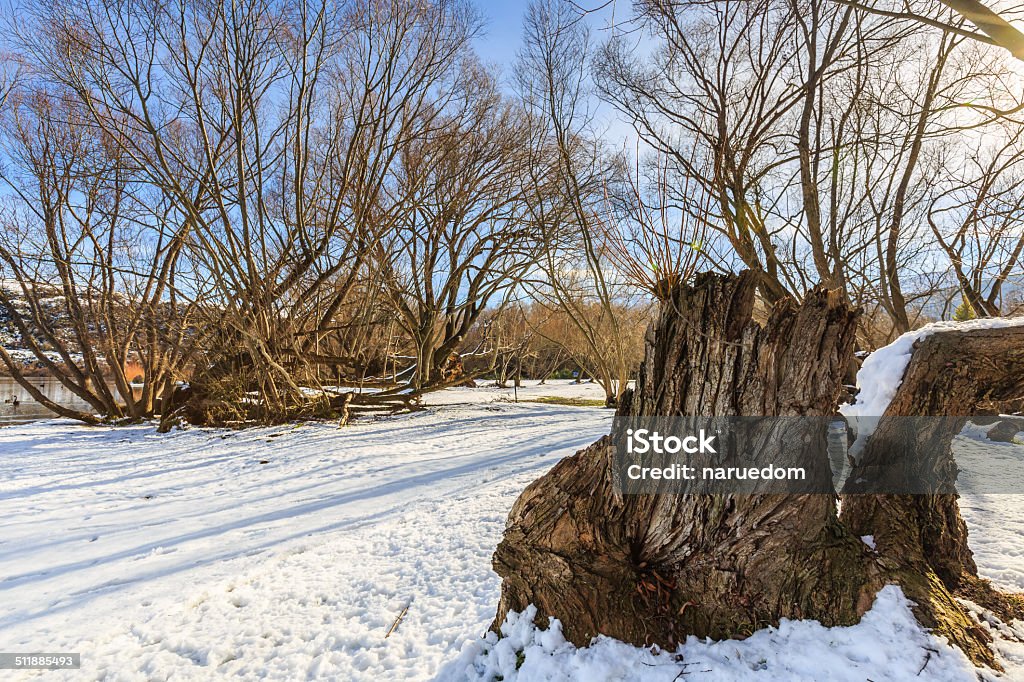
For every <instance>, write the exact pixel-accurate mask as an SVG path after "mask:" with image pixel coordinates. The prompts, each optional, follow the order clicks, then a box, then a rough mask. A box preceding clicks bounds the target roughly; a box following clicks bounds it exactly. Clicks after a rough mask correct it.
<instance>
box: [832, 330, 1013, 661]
mask: <svg viewBox="0 0 1024 682" xmlns="http://www.w3.org/2000/svg"><path fill="white" fill-rule="evenodd" d="M1022 395H1024V327H1010V328H1004V329H989V330H974V331H966V332H957V331H947V332H940V333H937V334H932V335H930V336H928V337H926V338H925V339H923V340H922V341H920V342H918V344H917V345H916V346H915V349H914V353H913V356H912V357H911V360H910V363H909V364H908V366H907V369H906V370H905V371H904V374H903V382H902V383H901V384H900V387H899V389H898V390H897V391H896V395H895V396H894V397H893V400H892V402H891V403H890V404H889V407H888V408H887V409H886V411H885V415H883V417H884V418H883V419H882V420H881V422H880V423H879V425H878V428H877V429H876V431H875V433H874V434H873V435H872V437H871V439H870V440H869V441H868V443H867V446H866V448H865V451H864V453H863V455H862V457H861V458H860V460H859V462H858V464H857V466H856V467H855V468H854V470H853V474H852V475H851V476H850V478H849V480H850V481H851V483H849V484H848V485H847V486H846V488H845V489H844V496H843V514H842V520H843V523H845V524H846V525H848V526H849V527H850V529H851V530H852V531H853V532H854V533H855V534H858V535H873V536H874V538H875V544H876V547H877V549H878V551H879V553H880V554H881V555H882V556H884V557H889V562H890V563H889V565H890V568H891V569H893V571H894V574H895V579H896V580H897V581H898V582H900V583H901V584H903V586H904V591H905V592H906V593H907V596H908V597H910V599H911V600H913V601H915V602H916V603H917V606H916V608H915V611H916V612H917V616H918V619H919V620H921V622H922V623H923V624H924V625H926V626H928V627H931V628H934V629H936V630H937V631H938V632H939V633H940V634H943V635H945V636H947V637H948V638H949V639H951V640H952V641H953V642H955V643H956V644H957V645H959V646H960V647H961V648H962V649H963V650H964V651H965V652H966V653H968V655H970V656H971V658H972V659H974V660H975V661H976V662H983V663H986V664H988V665H995V661H994V660H993V658H992V655H991V651H990V650H989V648H988V646H987V644H988V642H989V637H988V635H987V634H986V632H985V631H984V630H983V629H981V628H978V627H977V626H976V624H975V623H974V621H973V620H972V619H971V618H970V617H969V616H968V615H967V614H966V613H965V612H964V611H963V609H962V608H961V607H960V605H959V604H958V603H957V602H956V600H955V599H954V597H955V596H961V595H962V596H965V597H967V598H970V599H972V600H973V601H976V602H979V603H981V604H982V605H983V606H986V607H988V608H990V609H992V610H994V611H996V612H997V614H999V615H1000V616H1001V617H1004V618H1009V617H1016V618H1020V617H1022V616H1024V610H1022V609H1021V608H1020V600H1019V598H1015V597H1013V596H1007V595H1002V594H1000V593H999V592H997V591H995V590H993V589H992V588H991V587H990V586H989V585H988V584H987V582H985V581H981V580H979V578H978V570H977V566H976V565H975V563H974V558H973V555H972V554H971V550H970V548H969V547H968V543H967V525H966V524H965V523H964V521H963V518H962V517H961V516H960V509H959V506H958V504H957V499H958V495H957V494H956V493H955V491H954V490H953V484H955V482H956V476H957V465H956V462H955V461H954V459H953V453H952V440H953V437H954V436H955V435H956V434H957V433H959V432H960V431H961V429H963V427H964V425H965V423H966V422H967V419H968V417H970V416H972V415H975V414H992V413H996V414H998V413H999V412H1000V411H1001V410H1003V409H1009V406H1011V405H1014V404H1016V401H1018V400H1019V399H1020V397H1021V396H1022ZM922 416H934V418H933V419H930V420H927V422H926V423H925V422H924V420H919V421H920V422H921V429H920V431H921V433H920V434H919V435H918V437H917V438H916V439H915V440H914V441H912V442H911V441H908V440H907V439H906V438H904V437H901V436H900V435H895V433H896V432H897V431H898V430H899V429H901V428H902V427H901V426H900V423H901V422H900V417H922ZM893 442H896V443H899V447H896V448H893V447H892V446H891V444H892V443H893ZM881 472H885V473H881ZM886 475H894V476H898V477H902V478H905V479H910V480H928V481H938V482H939V483H940V484H941V485H939V486H937V489H936V490H935V491H934V493H935V494H930V495H921V494H917V495H864V494H858V493H859V492H860V491H861V490H862V489H863V488H864V486H865V485H868V486H870V485H873V484H874V483H875V479H877V477H878V476H886ZM857 481H860V482H861V483H860V484H859V485H858V484H857V483H856V482H857ZM865 482H866V483H865ZM895 485H899V483H898V482H897V483H896V484H895Z"/></svg>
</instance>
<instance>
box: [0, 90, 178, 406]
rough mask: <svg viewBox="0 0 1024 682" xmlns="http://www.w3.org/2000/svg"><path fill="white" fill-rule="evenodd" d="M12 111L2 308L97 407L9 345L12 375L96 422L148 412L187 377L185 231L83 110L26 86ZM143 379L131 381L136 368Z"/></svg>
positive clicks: (0, 246)
mask: <svg viewBox="0 0 1024 682" xmlns="http://www.w3.org/2000/svg"><path fill="white" fill-rule="evenodd" d="M14 100H15V104H14V106H13V107H12V110H11V112H10V113H9V114H8V115H7V116H6V117H5V121H4V123H5V125H4V130H5V131H6V134H5V135H4V138H3V143H4V152H5V155H6V157H7V158H8V159H9V160H10V161H11V163H10V164H9V166H8V168H7V169H6V170H5V171H3V172H2V173H0V179H2V181H3V182H4V183H5V184H6V185H7V187H8V188H10V189H11V190H12V196H11V197H10V198H9V199H10V200H9V201H8V202H7V204H6V206H5V207H4V210H3V212H2V214H0V221H2V223H3V236H2V237H0V273H2V274H3V275H4V285H3V286H0V305H2V306H3V308H4V309H5V311H6V313H7V316H8V317H9V318H10V320H11V321H12V323H13V325H14V327H15V328H16V330H17V331H18V333H19V336H20V342H21V344H22V345H23V346H25V347H26V348H28V349H29V350H30V351H31V352H32V353H33V355H34V356H35V358H36V359H37V361H38V362H39V363H41V364H42V365H43V366H44V367H46V368H47V369H48V370H49V371H50V373H51V374H52V375H53V376H54V377H55V378H56V379H57V380H58V381H60V383H61V384H62V385H63V386H64V387H65V388H67V389H68V390H69V391H71V392H72V393H74V394H75V395H77V396H78V397H79V398H81V399H82V400H84V401H85V402H87V403H88V404H89V405H90V406H91V407H92V408H93V410H94V413H87V412H83V411H80V410H76V409H72V408H68V407H65V406H62V405H59V404H57V403H55V402H53V401H52V400H50V399H48V398H47V397H46V396H45V395H43V394H42V393H41V391H39V389H38V387H37V386H36V385H35V384H33V383H32V382H31V381H29V380H28V379H27V377H26V376H25V371H24V367H23V365H22V363H20V362H19V361H17V360H16V359H15V358H13V357H12V356H11V354H10V353H9V352H8V351H7V350H6V349H4V348H2V347H0V360H2V361H3V363H4V365H5V366H6V368H7V370H8V372H10V374H11V375H12V376H13V377H14V378H15V379H16V380H17V381H18V382H19V383H20V384H21V385H22V386H23V387H24V388H25V389H26V390H27V391H28V392H29V393H30V394H31V395H32V396H33V398H35V399H36V400H37V401H38V402H40V403H42V404H43V405H46V406H47V407H48V408H49V409H51V410H53V411H54V412H57V413H58V414H62V415H64V416H70V417H75V418H78V419H81V420H83V421H87V422H96V421H98V420H99V419H100V418H102V417H106V418H120V417H132V418H140V417H143V416H149V415H152V414H153V413H154V411H155V410H156V409H157V408H158V407H159V404H160V403H159V401H166V400H167V399H168V398H169V397H170V394H171V392H172V390H173V388H174V382H175V381H176V380H178V379H180V378H182V376H183V372H184V369H185V367H184V366H185V364H186V362H187V360H188V358H189V348H190V347H191V343H192V342H193V340H194V333H193V329H192V328H191V325H192V324H193V319H192V316H193V314H194V310H193V308H192V307H191V306H189V305H188V304H187V303H183V302H182V301H181V300H180V299H179V298H178V297H176V296H175V294H174V291H173V283H172V279H173V275H172V273H173V272H174V271H175V269H176V267H177V262H178V260H179V259H180V257H181V253H182V248H183V231H184V228H183V227H182V226H181V225H180V224H178V223H176V222H174V221H173V220H168V216H167V215H166V214H165V213H164V212H163V211H162V210H161V206H160V203H159V197H158V196H154V195H153V193H151V192H148V191H147V188H146V186H145V184H144V183H140V182H139V181H138V169H137V168H135V167H134V166H133V165H132V164H131V163H130V162H128V160H127V159H126V158H125V157H124V155H123V154H121V153H120V150H119V148H118V145H116V144H114V143H113V142H112V141H111V140H109V139H107V138H106V137H105V136H104V135H103V134H102V133H99V134H97V132H96V131H95V129H93V128H92V127H91V126H88V125H86V124H85V117H84V116H83V115H82V114H83V112H82V111H81V110H80V108H78V107H77V106H75V105H74V104H70V105H69V104H68V103H67V102H66V100H62V99H60V98H56V97H52V96H50V95H49V94H48V93H46V92H44V91H39V90H28V89H24V90H19V91H18V92H17V94H16V96H15V98H14ZM132 366H137V367H140V368H141V371H142V375H143V378H144V382H143V383H142V385H135V384H133V381H132V380H133V379H134V378H135V377H134V376H132V375H131V374H129V372H130V369H129V368H130V367H132Z"/></svg>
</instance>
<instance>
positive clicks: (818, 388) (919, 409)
mask: <svg viewBox="0 0 1024 682" xmlns="http://www.w3.org/2000/svg"><path fill="white" fill-rule="evenodd" d="M756 285H757V278H756V275H755V274H752V273H743V274H740V275H736V276H719V275H711V274H708V275H703V276H699V277H698V278H697V279H696V281H695V282H694V284H693V286H677V287H675V288H674V289H673V291H672V293H671V295H670V296H668V297H667V298H666V299H665V300H664V301H662V303H661V307H660V311H659V314H658V317H657V319H656V320H655V321H654V322H653V323H652V325H651V327H650V328H649V329H648V332H647V336H646V339H645V344H646V348H645V357H644V362H643V364H642V366H641V371H640V375H639V378H638V381H637V385H636V388H635V389H634V391H632V392H627V394H626V396H625V397H624V399H623V401H622V404H621V405H620V407H619V410H618V414H619V415H620V416H652V415H663V416H674V415H683V416H698V417H701V416H708V417H711V416H729V415H757V416H787V415H810V416H814V415H822V416H825V415H834V414H836V408H837V403H838V397H839V396H840V394H841V392H842V390H843V385H842V384H843V381H842V380H843V378H844V373H845V371H846V370H847V368H848V366H849V362H850V358H851V356H852V353H853V344H854V331H855V324H856V313H855V312H854V311H851V310H850V309H849V308H848V307H847V305H846V304H845V303H844V302H843V301H842V300H841V299H840V297H839V296H837V295H834V294H833V293H830V292H828V291H825V290H822V289H819V290H816V291H814V292H812V293H811V294H810V295H808V296H807V297H806V299H805V300H804V301H803V302H802V303H800V304H796V303H794V302H793V301H790V300H782V301H779V302H778V303H777V304H776V305H775V306H774V308H773V309H772V311H771V313H770V315H769V316H768V319H767V320H766V321H765V322H764V323H763V324H759V323H758V322H756V321H754V319H753V318H752V311H753V307H754V292H755V289H756ZM969 337H970V339H974V340H973V341H970V342H968V341H967V337H960V336H958V337H957V338H956V339H955V340H954V338H953V337H951V336H946V334H942V335H937V336H936V337H929V340H926V341H925V342H923V343H922V344H921V348H919V349H918V351H917V352H915V354H914V358H913V360H912V362H911V364H910V367H908V369H907V373H906V376H905V379H904V383H903V386H902V387H901V389H900V390H899V391H898V393H897V395H896V398H895V399H894V400H893V403H892V406H891V407H890V409H891V410H892V412H893V414H904V413H905V414H912V415H929V414H939V415H952V418H951V419H947V420H942V421H941V424H942V426H941V428H937V430H936V432H935V433H934V434H931V436H932V437H934V438H935V439H937V440H936V442H939V443H943V444H945V445H944V446H943V447H944V448H945V449H943V447H940V448H938V449H937V450H936V452H935V453H933V455H932V456H931V458H930V459H929V458H927V457H926V458H924V459H923V460H922V462H921V463H920V466H928V467H939V468H940V469H941V467H943V466H946V465H948V463H949V462H948V461H947V459H946V458H947V457H949V450H948V444H949V441H950V440H951V439H952V437H953V435H955V433H956V432H958V431H959V429H960V428H961V427H962V425H963V420H962V419H961V417H963V415H967V414H970V413H971V410H973V409H976V408H985V409H991V407H992V406H991V404H989V403H991V402H992V401H993V400H999V399H1001V398H1002V397H1006V398H1013V397H1018V398H1019V396H1020V395H1021V388H1022V383H1021V382H1022V381H1024V329H1021V330H1020V331H1019V332H1018V331H1011V330H999V331H998V332H995V333H992V334H988V333H982V332H970V334H969ZM932 339H934V340H932ZM980 365H987V367H988V369H987V370H984V371H982V370H979V367H978V366H980ZM1007 375H1013V377H1015V378H1009V377H1008V376H1007ZM1015 391H1016V393H1015ZM880 428H884V424H883V425H882V426H880ZM943 429H945V430H943ZM869 447H870V442H869ZM867 455H868V460H867V461H870V458H871V457H875V458H883V457H885V453H884V452H883V451H882V450H880V449H879V450H878V451H877V452H871V451H869V452H868V453H867ZM890 455H891V453H890ZM614 456H615V448H614V444H613V438H612V436H606V437H603V438H602V439H600V440H599V441H597V442H596V443H594V444H593V445H591V446H590V447H588V448H586V449H584V450H582V451H581V452H579V453H577V454H576V455H574V456H572V457H569V458H567V459H564V460H562V461H561V462H559V463H558V464H557V465H556V466H555V467H554V468H553V469H552V470H551V471H550V472H548V473H547V474H546V475H545V476H543V477H542V478H540V479H538V480H537V481H535V482H534V483H532V484H531V485H530V486H529V487H527V489H526V490H525V491H524V492H523V493H522V495H521V496H520V497H519V499H518V500H517V501H516V503H515V505H514V506H513V508H512V511H511V512H510V514H509V519H508V523H507V527H506V531H505V535H504V538H503V540H502V542H501V543H500V544H499V546H498V548H497V550H496V552H495V555H494V562H493V563H494V569H495V571H496V572H497V573H498V574H499V575H500V576H501V577H502V579H503V582H502V593H501V600H500V603H499V606H498V610H497V614H496V617H495V620H494V623H493V624H492V628H494V629H497V628H498V626H500V624H501V623H502V621H503V620H504V618H505V615H506V614H507V613H508V611H510V610H515V611H522V610H523V609H525V608H526V606H528V605H529V604H534V605H535V606H536V607H537V621H538V624H544V623H546V619H547V617H548V616H553V617H556V618H559V619H560V620H561V622H562V627H563V632H564V633H565V635H566V637H567V638H568V639H569V640H571V641H572V642H574V643H575V644H577V645H580V646H585V645H587V644H588V643H589V642H590V640H591V639H592V638H593V637H594V636H595V635H597V634H604V635H608V636H611V637H615V638H617V639H620V640H623V641H626V642H630V643H633V644H635V645H640V646H643V645H649V644H659V645H661V646H663V647H666V648H670V649H671V648H674V647H675V646H676V645H677V644H678V643H679V642H680V641H683V639H684V638H685V637H686V636H687V635H690V634H693V635H697V636H701V637H703V636H711V637H715V638H727V637H743V636H746V635H749V634H751V633H752V632H753V631H754V630H756V629H759V628H761V627H764V626H766V625H768V624H776V623H778V621H779V619H780V618H783V617H785V618H806V619H815V620H818V621H820V622H822V623H823V624H825V625H830V626H831V625H850V624H853V623H856V622H857V621H858V620H859V619H860V617H861V616H862V615H863V613H864V612H865V611H866V610H867V609H869V608H870V606H871V604H872V603H873V600H874V596H875V594H876V593H877V591H878V589H879V588H880V587H881V586H883V585H884V584H886V583H890V582H895V583H898V584H900V585H902V586H903V588H904V591H905V593H906V594H907V596H908V597H910V598H911V599H912V600H914V601H916V602H917V606H916V607H915V611H916V612H917V615H918V617H919V619H920V620H921V621H922V623H923V624H924V625H926V626H929V627H933V628H936V629H937V630H938V632H939V633H940V634H943V635H945V636H947V637H949V638H950V639H951V640H952V641H953V642H954V643H956V644H957V645H959V646H960V647H961V648H962V649H963V650H964V651H965V653H967V655H968V656H969V657H970V658H971V659H972V660H973V661H974V662H975V663H978V664H986V665H989V666H992V667H995V668H998V664H997V663H996V661H995V658H994V655H993V653H992V651H991V649H989V648H988V646H987V641H988V638H987V635H986V634H985V633H984V631H983V630H982V629H981V628H979V627H978V626H977V624H976V623H975V622H974V621H973V620H972V619H971V618H970V617H969V616H968V615H967V614H966V612H965V611H964V610H963V609H962V608H961V607H960V605H959V604H958V603H957V602H956V600H955V598H954V591H953V590H954V589H957V588H956V585H957V584H958V581H959V584H960V585H962V586H967V587H968V588H969V591H968V592H964V591H962V592H961V593H963V594H968V593H970V596H972V598H975V599H977V598H978V592H977V589H978V585H979V584H980V582H979V581H977V579H976V576H975V574H976V569H975V568H974V564H973V561H972V560H971V557H970V551H969V550H968V548H967V545H966V527H965V526H964V524H963V521H962V519H961V518H960V515H959V512H958V509H957V507H956V497H955V495H953V494H946V495H906V496H892V495H890V496H882V495H853V494H851V495H849V496H847V497H846V498H844V502H843V515H842V518H838V517H837V512H836V507H837V505H836V502H837V496H836V495H834V494H801V495H778V494H752V495H735V494H700V495H696V494H691V495H665V494H662V495H650V494H648V495H639V494H638V495H623V494H621V489H617V488H616V486H615V480H614V476H615V473H614V471H615V467H614ZM810 456H812V457H813V456H815V453H814V452H813V451H812V452H811V453H810ZM817 456H818V457H820V458H821V459H822V461H823V462H824V460H825V459H826V458H827V457H828V455H827V451H826V449H825V447H821V451H820V453H818V454H817ZM878 461H881V460H878ZM862 464H863V463H862ZM825 466H826V467H827V463H826V464H825ZM862 535H875V539H876V543H877V544H876V547H877V551H873V550H871V549H870V548H869V547H868V546H867V545H866V544H865V543H863V542H862V541H861V540H860V538H859V536H862ZM964 576H968V577H971V576H975V577H973V579H970V580H965V579H964ZM988 593H989V592H986V594H988ZM1014 603H1016V602H1014ZM1006 604H1007V602H1006V601H1003V602H1001V605H1002V606H1006ZM1005 612H1006V611H1005V610H1004V611H1003V613H1005Z"/></svg>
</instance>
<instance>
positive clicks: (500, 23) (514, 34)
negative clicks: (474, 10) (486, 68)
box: [474, 0, 529, 75]
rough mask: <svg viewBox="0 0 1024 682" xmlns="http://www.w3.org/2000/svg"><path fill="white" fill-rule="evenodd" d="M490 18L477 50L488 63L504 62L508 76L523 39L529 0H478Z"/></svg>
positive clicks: (504, 68) (477, 2) (479, 6)
mask: <svg viewBox="0 0 1024 682" xmlns="http://www.w3.org/2000/svg"><path fill="white" fill-rule="evenodd" d="M474 4H475V5H476V6H477V7H478V8H480V11H481V12H482V13H483V15H484V16H485V17H486V25H485V27H484V33H483V34H482V35H481V36H480V37H479V38H477V41H476V43H477V44H476V50H477V52H478V53H479V54H480V56H481V58H482V59H483V60H484V61H485V62H488V63H495V64H500V65H501V66H502V72H503V73H504V74H505V75H507V74H508V72H509V69H510V68H511V65H512V63H513V61H514V60H515V57H516V52H517V51H518V50H519V44H520V43H521V42H522V38H523V15H524V14H525V12H526V6H527V5H528V4H529V0H491V1H490V2H488V0H474Z"/></svg>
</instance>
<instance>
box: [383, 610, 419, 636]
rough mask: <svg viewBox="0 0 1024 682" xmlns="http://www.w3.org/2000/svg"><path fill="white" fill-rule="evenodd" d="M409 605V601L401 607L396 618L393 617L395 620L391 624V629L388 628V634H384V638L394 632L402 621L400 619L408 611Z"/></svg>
mask: <svg viewBox="0 0 1024 682" xmlns="http://www.w3.org/2000/svg"><path fill="white" fill-rule="evenodd" d="M411 605H412V602H410V603H409V604H406V605H405V608H404V609H402V612H401V613H400V614H398V618H395V622H394V623H392V624H391V629H389V630H388V634H386V635H384V639H387V638H388V637H390V636H391V633H392V632H394V631H395V630H396V629H397V628H398V625H399V624H400V623H401V622H402V619H403V618H405V614H406V613H408V612H409V607H410V606H411Z"/></svg>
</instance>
